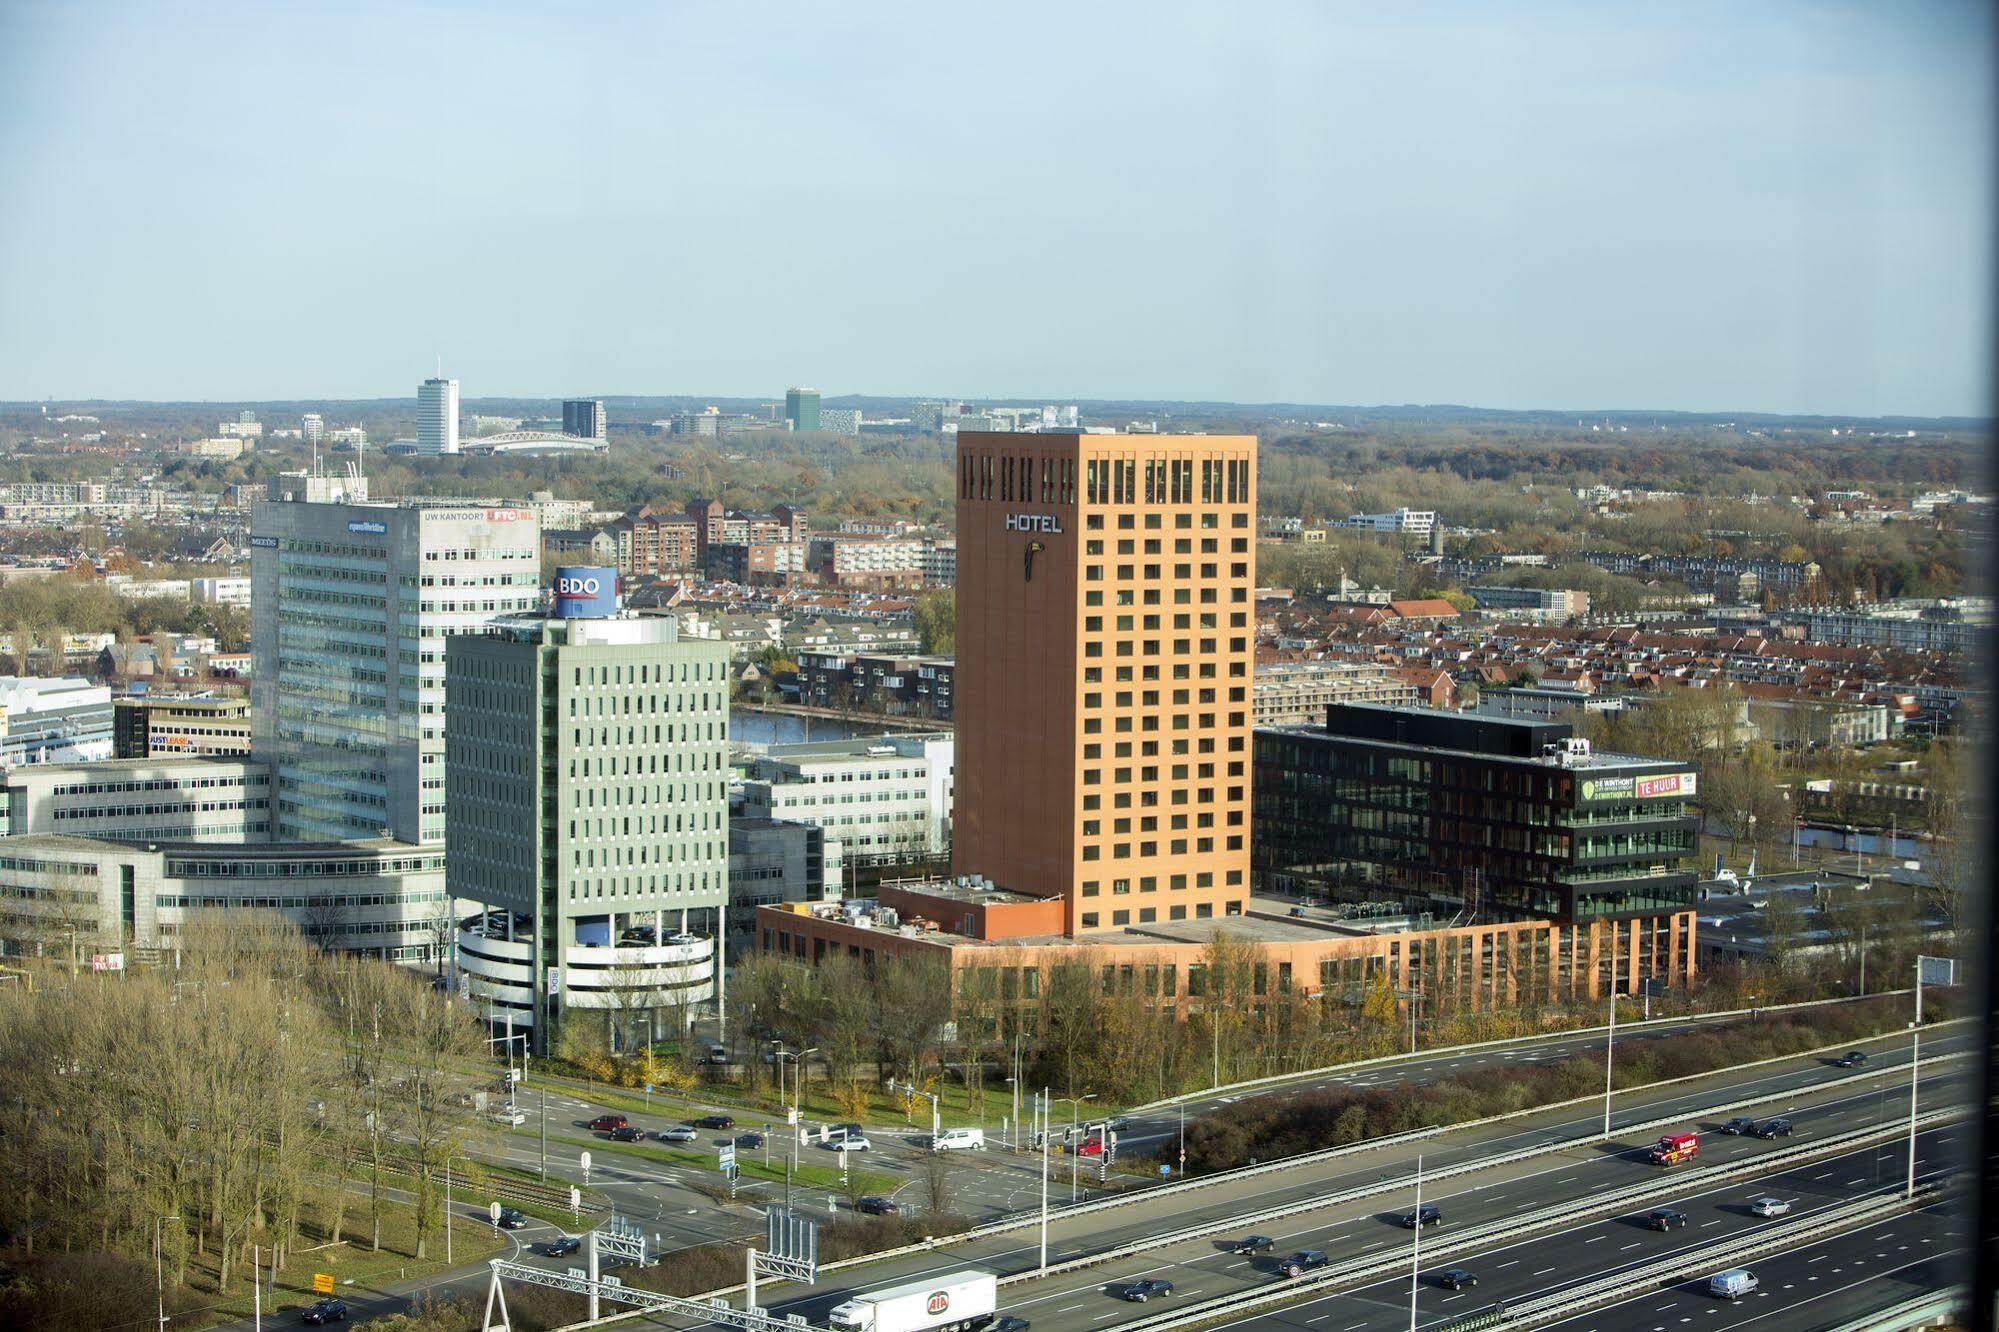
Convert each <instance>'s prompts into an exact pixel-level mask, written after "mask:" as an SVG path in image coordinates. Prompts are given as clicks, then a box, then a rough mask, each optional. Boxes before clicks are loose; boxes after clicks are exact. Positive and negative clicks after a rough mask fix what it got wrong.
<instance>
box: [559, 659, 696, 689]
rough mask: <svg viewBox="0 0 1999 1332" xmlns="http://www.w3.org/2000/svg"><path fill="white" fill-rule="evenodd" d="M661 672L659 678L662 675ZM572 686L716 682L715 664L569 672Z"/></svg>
mask: <svg viewBox="0 0 1999 1332" xmlns="http://www.w3.org/2000/svg"><path fill="white" fill-rule="evenodd" d="M662 672H663V674H662ZM570 677H571V678H570V683H571V684H573V685H578V686H582V685H622V684H685V683H688V682H689V681H694V680H719V679H721V678H722V663H721V662H719V661H670V662H647V661H640V662H626V663H622V664H617V665H610V666H574V667H571V668H570Z"/></svg>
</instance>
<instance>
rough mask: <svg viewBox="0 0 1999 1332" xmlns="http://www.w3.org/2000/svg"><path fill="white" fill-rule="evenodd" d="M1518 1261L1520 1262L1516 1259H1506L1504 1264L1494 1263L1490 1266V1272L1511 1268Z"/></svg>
mask: <svg viewBox="0 0 1999 1332" xmlns="http://www.w3.org/2000/svg"><path fill="white" fill-rule="evenodd" d="M1519 1261H1520V1260H1519V1259H1518V1258H1508V1259H1507V1260H1506V1261H1505V1262H1503V1263H1494V1264H1493V1265H1492V1270H1493V1271H1495V1272H1496V1271H1498V1270H1499V1269H1500V1268H1502V1267H1512V1266H1513V1265H1514V1264H1515V1263H1517V1262H1519Z"/></svg>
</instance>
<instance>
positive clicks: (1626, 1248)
mask: <svg viewBox="0 0 1999 1332" xmlns="http://www.w3.org/2000/svg"><path fill="white" fill-rule="evenodd" d="M1637 1247H1638V1241H1637V1240H1633V1241H1632V1242H1631V1243H1629V1244H1627V1245H1625V1246H1624V1247H1623V1248H1620V1249H1619V1250H1618V1252H1619V1253H1626V1252H1629V1251H1630V1250H1632V1249H1635V1248H1637Z"/></svg>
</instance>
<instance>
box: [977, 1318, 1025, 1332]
mask: <svg viewBox="0 0 1999 1332" xmlns="http://www.w3.org/2000/svg"><path fill="white" fill-rule="evenodd" d="M986 1332H1027V1320H1026V1319H1025V1318H1015V1317H1014V1316H1013V1315H1012V1314H1008V1315H1006V1316H1005V1317H1004V1318H995V1319H993V1321H992V1322H990V1323H988V1324H987V1325H986Z"/></svg>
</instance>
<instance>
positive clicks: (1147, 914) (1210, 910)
mask: <svg viewBox="0 0 1999 1332" xmlns="http://www.w3.org/2000/svg"><path fill="white" fill-rule="evenodd" d="M1222 906H1223V907H1224V908H1225V909H1224V911H1223V913H1222V914H1223V915H1227V916H1240V915H1241V914H1242V903H1241V902H1239V901H1235V902H1224V903H1222ZM1137 911H1138V923H1139V924H1141V925H1150V924H1152V923H1153V922H1154V921H1156V920H1158V919H1159V908H1158V907H1139V908H1137ZM1214 914H1215V906H1214V903H1212V902H1196V903H1194V919H1195V920H1209V919H1212V918H1213V916H1214ZM1131 917H1132V911H1131V908H1121V909H1119V910H1116V911H1113V912H1111V925H1112V926H1113V927H1116V926H1119V925H1129V924H1131V923H1132V921H1131ZM1079 919H1080V921H1081V924H1080V926H1079V928H1081V929H1085V930H1094V929H1098V928H1100V927H1101V924H1102V920H1103V916H1102V913H1101V912H1096V911H1085V912H1084V913H1083V914H1082V916H1081V917H1080V918H1079ZM1166 919H1168V920H1185V919H1187V908H1186V907H1185V906H1184V905H1181V906H1169V907H1167V908H1166ZM1191 983H1192V982H1191V978H1190V981H1189V984H1190V986H1191Z"/></svg>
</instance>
